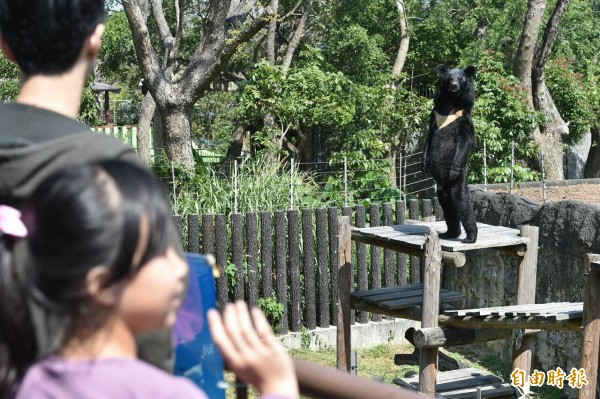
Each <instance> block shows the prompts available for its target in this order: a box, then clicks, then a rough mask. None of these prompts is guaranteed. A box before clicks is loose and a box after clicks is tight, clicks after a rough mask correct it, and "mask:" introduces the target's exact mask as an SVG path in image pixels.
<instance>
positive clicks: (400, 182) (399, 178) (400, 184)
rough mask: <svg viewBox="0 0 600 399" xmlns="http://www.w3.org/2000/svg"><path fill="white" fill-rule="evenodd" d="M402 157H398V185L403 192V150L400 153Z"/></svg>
mask: <svg viewBox="0 0 600 399" xmlns="http://www.w3.org/2000/svg"><path fill="white" fill-rule="evenodd" d="M399 153H400V155H398V173H397V177H396V178H397V180H398V182H397V183H396V185H397V186H398V187H399V188H400V190H402V150H400V151H399Z"/></svg>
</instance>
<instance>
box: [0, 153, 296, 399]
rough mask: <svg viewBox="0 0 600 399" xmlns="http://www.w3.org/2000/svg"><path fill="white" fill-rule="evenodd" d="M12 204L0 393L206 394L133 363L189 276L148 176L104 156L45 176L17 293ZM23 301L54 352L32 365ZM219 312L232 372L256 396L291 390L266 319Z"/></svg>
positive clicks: (2, 246) (7, 212) (0, 236)
mask: <svg viewBox="0 0 600 399" xmlns="http://www.w3.org/2000/svg"><path fill="white" fill-rule="evenodd" d="M15 212H16V211H15V210H13V209H12V208H7V207H2V208H1V209H0V256H1V257H0V303H1V304H2V307H1V309H0V383H1V384H2V385H1V389H2V391H1V394H2V395H1V396H2V397H3V398H4V397H12V396H15V395H16V398H17V399H21V398H28V399H38V398H61V399H69V398H73V399H75V398H77V399H85V398H107V399H108V398H111V399H112V398H132V399H134V398H148V397H152V398H153V399H161V398H165V399H166V398H173V399H174V398H191V399H194V398H205V397H206V396H205V395H204V394H203V392H201V391H200V390H199V389H197V388H196V386H194V385H193V384H192V383H191V382H189V381H188V380H186V379H183V378H178V377H174V376H172V375H170V374H167V373H165V372H163V371H161V370H159V369H157V368H154V367H153V366H150V365H148V364H146V363H143V362H141V361H139V360H137V359H136V355H137V353H136V345H135V335H137V334H139V333H142V332H147V331H152V330H159V329H163V328H166V327H169V326H172V325H173V323H174V322H175V318H176V311H177V309H178V307H179V306H180V304H181V299H180V298H181V296H182V294H183V293H184V288H185V277H186V274H187V264H186V263H185V261H184V260H183V259H182V258H180V256H179V255H178V254H177V252H176V251H175V249H174V248H172V247H171V246H169V244H168V240H167V234H166V231H165V230H166V229H167V228H168V220H169V218H170V217H171V212H170V208H169V204H168V201H167V198H166V196H165V194H164V191H163V187H162V184H161V183H160V182H159V181H158V180H157V179H155V178H154V177H153V176H152V175H151V174H150V172H148V171H146V170H144V169H141V168H139V167H137V166H134V165H132V164H129V163H126V162H122V161H106V162H101V163H87V164H83V165H80V166H77V167H70V168H67V169H63V170H60V171H58V172H56V173H55V174H53V175H52V176H51V177H49V178H48V179H47V180H46V181H44V182H43V183H41V184H40V186H39V187H38V189H37V190H36V191H35V193H34V194H33V197H32V200H31V203H30V205H29V206H28V207H27V209H26V211H25V216H27V221H26V223H25V225H27V226H28V230H29V232H28V234H27V237H28V242H27V245H28V249H29V251H28V252H29V257H30V262H29V264H30V265H31V266H30V268H29V269H28V270H27V277H26V278H27V282H28V284H27V287H28V288H27V292H17V290H16V288H15V287H18V286H19V285H18V284H14V281H15V278H24V277H23V276H20V277H19V276H16V275H15V274H16V273H15V271H14V268H12V267H11V264H12V262H11V259H10V258H11V255H12V254H13V250H14V249H15V247H16V246H18V245H21V244H24V241H19V238H20V237H23V236H25V235H26V228H25V225H23V224H22V223H21V221H20V219H19V218H18V214H17V213H15ZM20 252H22V251H16V253H20ZM29 299H31V300H34V301H36V302H37V303H39V304H41V305H42V307H43V308H44V309H45V310H46V311H47V312H46V313H47V316H48V318H47V320H48V323H47V324H48V327H49V328H51V329H52V330H51V331H52V333H53V336H54V342H53V344H54V345H53V348H55V349H54V350H53V351H52V353H50V354H49V355H47V356H45V357H43V358H42V359H41V360H39V361H37V362H36V363H33V362H34V360H35V359H34V358H35V356H36V345H35V342H36V341H35V334H34V331H33V329H32V327H31V325H32V324H31V322H30V319H31V315H30V312H29V310H28V309H29V307H28V306H27V303H26V300H29ZM223 319H224V321H225V323H223V320H222V319H221V316H220V315H219V314H218V313H217V312H216V311H212V312H211V313H210V314H209V324H210V327H211V332H212V333H213V337H214V339H215V343H216V344H217V346H219V348H220V349H221V351H222V353H223V356H224V358H225V361H226V363H227V364H228V365H229V367H230V368H231V370H232V371H234V372H236V374H238V375H239V376H240V377H241V378H243V379H246V381H247V382H248V383H251V384H253V385H255V386H256V387H257V389H258V390H259V392H261V394H262V395H263V398H266V397H267V396H269V397H271V398H275V397H278V398H294V397H298V388H297V382H296V377H295V373H294V370H293V365H292V362H291V359H290V358H289V357H288V356H287V354H286V352H285V350H284V349H283V347H282V346H281V345H280V344H279V343H278V342H277V340H276V338H275V337H274V336H273V333H272V331H271V329H270V327H269V325H268V323H267V321H266V319H265V317H264V315H263V314H262V313H261V312H260V311H256V310H254V311H253V312H252V315H250V314H249V312H248V309H247V307H246V305H245V304H244V303H236V304H233V305H228V306H227V307H226V308H225V310H224V314H223ZM251 320H252V321H251ZM253 323H254V326H253Z"/></svg>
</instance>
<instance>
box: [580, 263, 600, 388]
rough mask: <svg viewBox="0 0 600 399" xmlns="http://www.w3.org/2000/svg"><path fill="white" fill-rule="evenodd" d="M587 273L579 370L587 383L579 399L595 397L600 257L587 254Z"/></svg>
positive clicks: (599, 303) (599, 330)
mask: <svg viewBox="0 0 600 399" xmlns="http://www.w3.org/2000/svg"><path fill="white" fill-rule="evenodd" d="M587 271H588V273H587V279H586V282H585V294H584V295H585V296H584V298H583V320H582V322H583V323H582V327H583V337H582V344H581V368H582V369H583V370H584V371H585V375H586V379H587V381H588V383H587V385H584V386H583V387H581V389H580V390H579V399H587V398H595V397H596V385H597V379H598V346H599V345H600V255H596V254H588V268H587Z"/></svg>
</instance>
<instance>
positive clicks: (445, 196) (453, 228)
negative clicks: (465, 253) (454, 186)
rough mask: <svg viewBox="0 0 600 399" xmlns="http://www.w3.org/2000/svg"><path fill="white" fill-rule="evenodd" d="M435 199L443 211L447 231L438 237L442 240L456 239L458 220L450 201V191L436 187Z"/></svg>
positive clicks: (455, 210) (458, 230) (458, 234)
mask: <svg viewBox="0 0 600 399" xmlns="http://www.w3.org/2000/svg"><path fill="white" fill-rule="evenodd" d="M437 197H438V200H439V201H440V205H441V207H442V210H443V211H444V220H445V221H446V226H447V227H448V229H447V230H446V232H445V233H441V234H440V235H439V237H440V238H442V239H449V238H457V237H458V236H460V219H459V218H458V212H457V209H456V206H455V204H454V202H453V201H452V195H451V189H450V188H449V187H444V186H438V189H437Z"/></svg>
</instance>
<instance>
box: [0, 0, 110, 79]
mask: <svg viewBox="0 0 600 399" xmlns="http://www.w3.org/2000/svg"><path fill="white" fill-rule="evenodd" d="M104 18H105V12H104V0H0V34H1V35H2V37H3V38H4V39H5V40H6V42H7V43H8V44H9V47H10V49H11V50H12V52H13V54H14V56H15V58H16V61H17V64H19V67H20V68H21V70H22V71H23V72H24V73H25V75H37V74H43V75H54V74H59V73H63V72H65V71H67V70H69V69H70V68H71V67H72V66H73V65H74V64H75V61H76V60H77V58H78V57H79V54H80V53H81V50H82V49H83V45H84V43H85V40H86V39H87V37H88V36H89V35H90V34H91V33H92V32H93V30H94V29H95V28H96V26H97V25H98V24H99V23H101V22H103V21H104Z"/></svg>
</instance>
